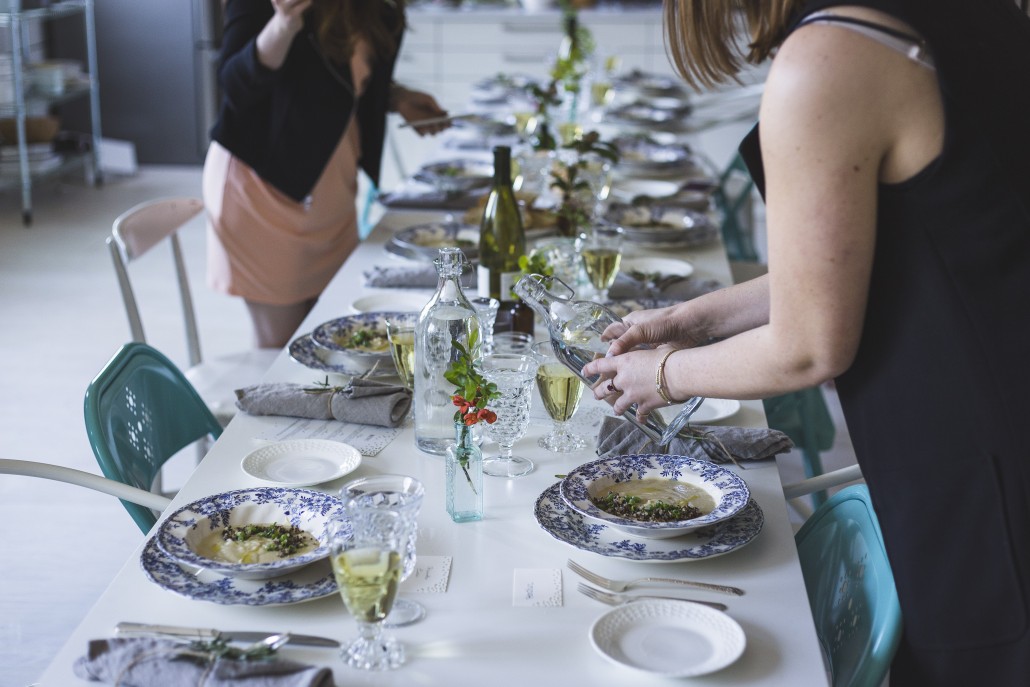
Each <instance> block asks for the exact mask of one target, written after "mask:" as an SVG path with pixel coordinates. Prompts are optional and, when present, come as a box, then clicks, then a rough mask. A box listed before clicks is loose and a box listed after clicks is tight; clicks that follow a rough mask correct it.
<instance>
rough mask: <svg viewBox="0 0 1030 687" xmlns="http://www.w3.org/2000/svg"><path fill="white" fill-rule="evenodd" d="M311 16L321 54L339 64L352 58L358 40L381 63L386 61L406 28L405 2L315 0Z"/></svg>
mask: <svg viewBox="0 0 1030 687" xmlns="http://www.w3.org/2000/svg"><path fill="white" fill-rule="evenodd" d="M312 12H313V13H314V19H315V26H316V29H315V33H316V35H317V36H318V43H319V46H321V48H322V52H324V53H325V55H326V57H328V58H329V59H331V60H333V61H335V62H338V63H343V62H346V61H347V60H349V59H350V58H351V55H353V54H354V45H355V43H356V41H357V39H358V38H359V37H364V38H365V40H367V41H368V42H369V45H370V46H371V47H372V51H373V52H374V53H375V54H376V55H377V56H378V57H379V58H380V59H388V58H389V57H390V56H392V55H393V54H394V53H395V52H396V51H397V47H398V46H399V45H400V40H401V34H403V33H404V29H405V25H406V22H405V17H404V0H315V2H314V3H313V6H312Z"/></svg>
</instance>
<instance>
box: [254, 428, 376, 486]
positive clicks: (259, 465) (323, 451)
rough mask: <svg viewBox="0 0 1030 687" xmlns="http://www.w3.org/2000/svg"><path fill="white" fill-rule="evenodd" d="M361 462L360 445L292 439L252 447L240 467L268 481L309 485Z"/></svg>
mask: <svg viewBox="0 0 1030 687" xmlns="http://www.w3.org/2000/svg"><path fill="white" fill-rule="evenodd" d="M360 464H361V453H360V452H359V451H358V449H356V448H354V447H353V446H351V445H350V444H345V443H343V442H342V441H329V440H326V439H292V440H289V441H279V442H276V443H273V444H266V445H264V446H262V447H261V448H259V449H256V450H254V451H251V452H250V453H249V454H247V457H246V458H244V459H243V462H242V463H241V464H240V467H242V468H243V471H244V472H245V473H247V474H248V475H250V476H251V477H257V478H258V479H262V480H265V481H266V482H274V483H275V484H281V485H283V486H290V487H307V486H311V485H313V484H321V483H323V482H328V481H330V480H334V479H338V478H340V477H343V476H344V475H346V474H348V473H350V472H353V471H354V470H355V469H357V467H358V465H360Z"/></svg>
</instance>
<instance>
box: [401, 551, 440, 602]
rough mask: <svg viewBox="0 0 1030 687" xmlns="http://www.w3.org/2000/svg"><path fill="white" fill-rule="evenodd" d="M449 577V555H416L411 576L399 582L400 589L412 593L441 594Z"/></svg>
mask: <svg viewBox="0 0 1030 687" xmlns="http://www.w3.org/2000/svg"><path fill="white" fill-rule="evenodd" d="M450 579H451V557H450V556H418V557H416V559H415V570H414V571H412V573H411V577H409V578H408V579H406V580H404V582H402V583H401V591H403V592H410V593H414V594H419V593H434V594H443V593H444V592H446V591H447V582H448V581H449V580H450Z"/></svg>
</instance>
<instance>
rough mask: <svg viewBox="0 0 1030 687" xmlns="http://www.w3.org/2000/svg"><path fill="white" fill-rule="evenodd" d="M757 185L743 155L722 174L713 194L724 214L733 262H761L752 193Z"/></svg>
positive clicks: (724, 238) (725, 235)
mask: <svg viewBox="0 0 1030 687" xmlns="http://www.w3.org/2000/svg"><path fill="white" fill-rule="evenodd" d="M754 187H755V182H754V181H753V180H752V179H751V174H750V173H749V172H748V170H747V165H746V164H745V163H744V158H742V157H741V156H740V154H739V153H737V154H736V155H734V156H733V160H731V161H730V164H729V165H728V166H727V167H726V169H725V170H723V171H722V173H721V174H720V175H719V184H718V186H716V188H715V191H714V192H713V194H712V195H713V198H714V200H715V204H716V207H718V209H719V211H720V212H721V213H722V227H721V229H722V242H723V245H724V246H725V247H726V255H727V256H728V257H729V259H730V261H731V262H757V261H758V251H757V250H756V249H755V241H754V214H753V207H752V195H751V191H752V190H753V189H754Z"/></svg>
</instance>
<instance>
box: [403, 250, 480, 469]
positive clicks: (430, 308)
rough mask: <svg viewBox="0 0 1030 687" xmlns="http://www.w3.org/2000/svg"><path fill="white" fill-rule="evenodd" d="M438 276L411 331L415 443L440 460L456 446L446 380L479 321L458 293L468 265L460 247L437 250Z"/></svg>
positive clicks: (450, 386)
mask: <svg viewBox="0 0 1030 687" xmlns="http://www.w3.org/2000/svg"><path fill="white" fill-rule="evenodd" d="M435 263H436V270H437V272H438V274H439V281H438V282H437V287H436V293H435V294H433V297H432V298H431V299H430V300H429V302H428V303H426V306H425V307H424V308H422V312H421V313H420V314H419V316H418V324H417V325H416V327H415V389H414V404H415V444H416V446H418V448H419V450H421V451H425V452H426V453H434V454H436V455H443V454H444V453H445V452H446V451H447V446H448V445H449V444H452V443H454V404H453V403H451V396H452V395H453V394H454V392H455V387H454V384H452V383H451V382H448V381H447V380H446V379H445V378H444V373H445V372H447V368H448V366H450V364H451V362H452V361H454V360H457V356H458V350H457V349H456V348H455V347H454V343H455V342H458V343H460V344H461V345H462V346H463V347H465V349H466V350H470V345H471V343H472V340H473V337H472V332H473V331H474V332H476V337H475V339H478V333H479V318H478V317H477V315H476V309H475V308H474V307H473V306H472V304H471V303H470V302H469V300H468V299H467V298H466V297H465V294H464V293H463V292H462V290H461V280H460V277H461V274H462V272H463V271H464V270H465V269H466V267H467V265H468V260H467V259H466V258H465V254H464V253H462V252H461V249H460V248H454V247H449V248H441V249H440V257H438V258H437V259H436V261H435Z"/></svg>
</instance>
